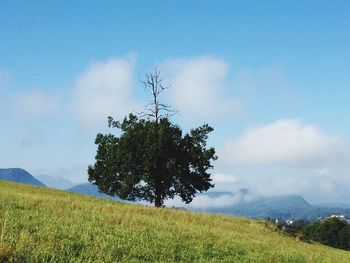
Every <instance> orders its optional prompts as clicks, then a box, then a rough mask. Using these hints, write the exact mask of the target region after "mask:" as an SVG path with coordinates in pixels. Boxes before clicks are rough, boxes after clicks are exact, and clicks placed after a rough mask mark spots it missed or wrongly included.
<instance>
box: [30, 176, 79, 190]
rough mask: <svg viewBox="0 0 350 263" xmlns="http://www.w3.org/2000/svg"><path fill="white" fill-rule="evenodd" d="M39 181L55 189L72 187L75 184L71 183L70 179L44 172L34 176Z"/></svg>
mask: <svg viewBox="0 0 350 263" xmlns="http://www.w3.org/2000/svg"><path fill="white" fill-rule="evenodd" d="M35 177H36V178H37V179H38V180H40V182H43V183H44V184H45V185H46V186H47V187H50V188H55V189H61V190H63V189H67V188H70V187H73V186H74V185H76V184H75V183H72V182H71V181H69V180H67V179H64V178H61V177H54V176H50V175H46V174H40V175H36V176H35Z"/></svg>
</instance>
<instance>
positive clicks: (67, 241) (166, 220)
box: [0, 181, 350, 263]
mask: <svg viewBox="0 0 350 263" xmlns="http://www.w3.org/2000/svg"><path fill="white" fill-rule="evenodd" d="M0 262H21V263H26V262H30V263H37V262H42V263H44V262H45V263H46V262H73V263H74V262H84V263H85V262H104V263H109V262H291V263H295V262H315V263H316V262H317V263H321V262H336V263H342V262H350V254H349V253H348V252H346V251H342V250H338V249H334V248H330V247H326V246H322V245H319V244H309V243H304V242H302V241H296V240H295V239H292V238H290V237H286V236H285V235H282V234H281V233H279V232H276V231H274V230H273V229H272V225H271V224H268V223H264V222H263V221H256V220H250V219H245V218H237V217H229V216H219V215H208V214H201V213H194V212H188V211H179V210H173V209H161V210H159V209H156V208H153V207H145V206H140V205H130V204H124V203H120V202H116V201H111V200H105V199H99V198H94V197H89V196H85V195H79V194H75V193H68V192H64V191H59V190H51V189H45V188H41V187H33V186H28V185H21V184H15V183H9V182H2V181H0Z"/></svg>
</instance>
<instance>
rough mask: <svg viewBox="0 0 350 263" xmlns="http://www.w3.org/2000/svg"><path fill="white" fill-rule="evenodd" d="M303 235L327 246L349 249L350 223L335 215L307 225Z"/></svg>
mask: <svg viewBox="0 0 350 263" xmlns="http://www.w3.org/2000/svg"><path fill="white" fill-rule="evenodd" d="M304 236H305V239H307V240H312V241H316V242H319V243H321V244H324V245H327V246H331V247H336V248H341V249H347V250H349V249H350V224H348V223H347V222H346V221H344V220H341V219H339V218H336V217H333V218H328V219H326V220H321V221H316V222H314V223H313V224H310V225H308V226H307V227H306V229H305V234H304Z"/></svg>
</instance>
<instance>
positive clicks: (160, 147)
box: [88, 69, 217, 207]
mask: <svg viewBox="0 0 350 263" xmlns="http://www.w3.org/2000/svg"><path fill="white" fill-rule="evenodd" d="M143 84H144V85H145V88H146V89H147V90H149V91H150V92H151V94H152V101H151V102H150V103H149V104H148V105H146V107H145V111H144V112H143V113H141V114H138V116H136V115H135V114H129V116H127V117H125V118H124V120H123V121H122V122H119V121H115V120H114V119H113V118H112V117H108V126H109V127H111V128H117V129H120V130H121V135H120V136H119V137H118V136H115V135H112V134H105V135H103V134H98V135H97V137H96V141H95V144H97V145H98V149H97V154H96V162H95V164H94V165H90V166H89V168H88V174H89V182H91V183H94V184H96V185H97V186H98V188H99V189H100V191H102V192H104V193H106V194H109V195H112V196H119V197H120V198H122V199H125V200H131V201H135V200H145V201H148V202H151V203H154V204H155V206H156V207H162V206H163V204H164V200H166V199H168V198H174V196H175V195H179V196H180V197H181V199H182V201H183V202H185V203H190V202H191V201H192V199H193V198H194V197H195V195H196V193H198V192H203V191H207V190H208V189H209V188H211V187H213V186H214V185H213V184H211V181H212V179H211V178H210V174H209V173H208V170H209V169H211V168H212V167H213V166H212V164H211V161H214V160H216V159H217V156H216V155H215V150H214V148H207V146H206V141H207V139H208V134H209V133H210V132H211V131H213V128H212V127H210V126H208V125H207V124H204V125H202V126H200V127H198V128H196V129H192V130H191V131H190V132H189V133H187V134H184V135H183V133H182V130H181V128H180V127H179V126H178V125H175V124H173V123H171V122H170V120H169V115H170V114H172V113H173V111H172V110H171V108H170V107H169V106H168V105H166V104H163V103H161V102H160V100H159V96H160V94H161V93H162V92H163V91H164V90H165V89H166V88H167V87H165V86H163V80H162V78H161V77H160V72H159V71H158V70H157V69H155V70H154V71H153V72H151V73H149V74H146V78H145V81H143Z"/></svg>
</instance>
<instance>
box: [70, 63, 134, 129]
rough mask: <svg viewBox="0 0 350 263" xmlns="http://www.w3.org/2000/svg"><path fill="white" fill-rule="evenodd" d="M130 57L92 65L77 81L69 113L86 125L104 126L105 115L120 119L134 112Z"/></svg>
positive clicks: (132, 66)
mask: <svg viewBox="0 0 350 263" xmlns="http://www.w3.org/2000/svg"><path fill="white" fill-rule="evenodd" d="M133 68H134V61H133V59H131V58H126V59H120V58H119V59H110V60H107V61H104V62H95V63H93V64H91V65H90V66H89V67H88V68H87V69H86V70H85V71H84V72H83V73H82V74H81V75H80V76H79V77H78V79H77V81H76V84H75V87H74V89H73V99H72V110H73V112H74V114H75V115H76V116H77V118H78V120H79V121H80V122H81V123H83V124H84V125H87V126H96V125H98V124H100V123H105V121H106V118H107V117H108V116H113V117H116V118H122V117H124V116H125V115H126V114H128V113H129V112H132V111H133V110H135V107H136V106H135V105H136V103H135V101H134V98H133V86H134V79H133Z"/></svg>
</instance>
